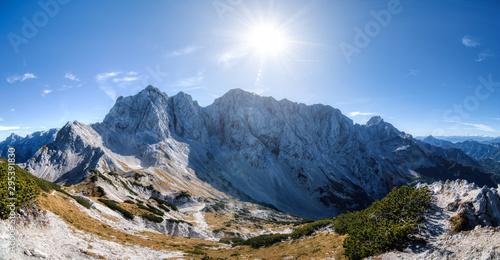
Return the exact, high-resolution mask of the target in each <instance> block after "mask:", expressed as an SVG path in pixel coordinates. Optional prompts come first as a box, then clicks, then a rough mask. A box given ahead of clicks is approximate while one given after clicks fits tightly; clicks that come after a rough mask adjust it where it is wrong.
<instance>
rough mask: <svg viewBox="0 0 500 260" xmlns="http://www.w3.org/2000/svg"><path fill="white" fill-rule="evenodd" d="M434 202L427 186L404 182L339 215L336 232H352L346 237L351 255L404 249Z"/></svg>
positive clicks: (336, 221)
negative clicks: (362, 206) (378, 196)
mask: <svg viewBox="0 0 500 260" xmlns="http://www.w3.org/2000/svg"><path fill="white" fill-rule="evenodd" d="M430 203H431V196H430V193H429V190H428V189H427V188H422V189H417V188H414V187H410V186H402V187H400V188H394V189H393V190H392V191H391V192H390V193H389V194H387V196H385V197H384V198H383V199H382V200H380V201H376V202H374V203H373V204H372V205H371V206H370V207H368V208H367V209H365V210H362V211H357V212H351V213H346V214H342V215H340V216H338V217H337V218H336V219H335V221H334V229H335V232H337V233H339V234H349V236H348V237H347V238H346V239H345V240H344V248H345V252H344V254H345V255H346V256H347V257H348V258H349V259H362V258H365V257H368V256H372V255H375V254H381V253H384V252H387V251H390V250H393V249H401V247H402V245H403V244H404V243H405V242H408V241H410V240H411V239H410V235H411V234H413V233H414V232H415V230H416V228H417V227H418V224H419V223H420V222H421V221H422V220H423V214H424V213H425V212H426V210H427V209H428V207H429V206H430Z"/></svg>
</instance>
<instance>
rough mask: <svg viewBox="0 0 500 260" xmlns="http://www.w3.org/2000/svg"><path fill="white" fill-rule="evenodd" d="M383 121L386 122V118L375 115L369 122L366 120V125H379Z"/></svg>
mask: <svg viewBox="0 0 500 260" xmlns="http://www.w3.org/2000/svg"><path fill="white" fill-rule="evenodd" d="M382 123H385V122H384V119H382V117H380V116H374V117H372V118H370V120H368V122H366V126H367V127H370V126H374V125H378V124H382Z"/></svg>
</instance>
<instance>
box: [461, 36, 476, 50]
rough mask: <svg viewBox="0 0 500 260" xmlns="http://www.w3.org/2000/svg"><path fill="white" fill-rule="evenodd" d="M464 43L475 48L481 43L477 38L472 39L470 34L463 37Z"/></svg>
mask: <svg viewBox="0 0 500 260" xmlns="http://www.w3.org/2000/svg"><path fill="white" fill-rule="evenodd" d="M462 44H463V45H465V46H467V47H470V48H475V47H477V46H479V45H481V44H480V43H479V42H478V41H477V40H476V39H472V38H470V37H469V36H464V37H463V38H462Z"/></svg>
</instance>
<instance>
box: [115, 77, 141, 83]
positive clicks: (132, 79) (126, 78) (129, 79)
mask: <svg viewBox="0 0 500 260" xmlns="http://www.w3.org/2000/svg"><path fill="white" fill-rule="evenodd" d="M136 80H140V77H123V78H114V79H113V82H129V81H136Z"/></svg>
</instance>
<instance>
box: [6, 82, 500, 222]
mask: <svg viewBox="0 0 500 260" xmlns="http://www.w3.org/2000/svg"><path fill="white" fill-rule="evenodd" d="M424 141H425V140H424ZM429 142H430V140H427V141H426V142H422V141H419V140H417V139H414V138H413V137H412V136H411V135H409V134H406V133H404V132H401V131H399V130H398V129H396V128H395V127H394V126H393V125H391V124H390V123H387V122H385V121H384V120H383V119H382V118H380V117H373V118H371V119H370V120H369V121H368V122H367V123H366V124H365V125H359V124H354V123H353V122H352V120H351V119H349V118H348V117H346V116H345V115H343V114H342V113H341V111H340V110H338V109H335V108H333V107H331V106H326V105H320V104H316V105H305V104H299V103H295V102H291V101H288V100H286V99H284V100H280V101H278V100H275V99H274V98H272V97H261V96H258V95H256V94H253V93H250V92H246V91H243V90H241V89H233V90H230V91H229V92H228V93H226V94H225V95H223V96H222V97H220V98H218V99H216V100H215V101H214V102H213V104H211V105H209V106H207V107H201V106H199V105H198V103H197V102H196V101H194V100H193V99H192V98H191V96H189V95H187V94H185V93H183V92H180V93H178V94H177V95H174V96H170V97H169V96H168V95H166V94H165V93H163V92H161V91H160V90H159V89H157V88H155V87H153V86H148V87H147V88H145V89H144V90H142V91H141V92H139V93H138V94H136V95H134V96H129V97H119V98H118V99H117V100H116V103H115V105H114V106H113V107H112V108H111V110H110V112H109V113H108V114H107V115H106V117H105V118H104V120H103V122H100V123H96V124H91V125H86V124H82V123H79V122H78V121H74V122H68V123H67V124H66V125H65V126H63V127H62V128H61V129H51V130H49V131H47V132H39V133H34V134H33V135H30V136H28V137H26V138H21V137H18V136H15V135H11V136H10V137H9V138H7V140H5V141H4V142H2V143H0V150H1V151H2V155H3V154H4V150H5V149H6V147H7V146H8V145H11V146H13V147H14V148H16V158H18V162H20V163H22V166H23V167H24V168H25V169H27V170H28V171H30V172H31V173H33V174H34V175H35V176H38V177H40V178H43V179H45V180H49V181H52V182H57V183H59V184H74V183H80V182H82V181H84V180H85V179H86V178H87V177H88V176H89V174H90V170H91V169H97V170H99V171H102V172H115V173H118V174H120V175H124V176H131V175H133V174H136V173H140V174H145V175H147V176H148V180H149V181H150V184H151V185H152V186H153V187H154V188H155V190H158V191H159V192H160V193H164V194H169V193H172V192H174V191H175V192H178V191H181V190H187V191H190V192H191V193H192V194H208V193H211V194H215V193H214V192H213V189H216V190H218V191H220V192H223V193H226V194H229V195H232V196H234V197H236V198H239V199H242V200H247V201H251V202H256V203H260V204H263V205H266V206H269V207H273V208H276V209H279V210H281V211H284V212H288V213H294V214H297V215H299V216H303V217H307V218H313V219H318V218H327V217H332V216H336V215H338V214H339V213H342V212H345V211H348V210H355V209H361V208H364V207H366V206H367V205H369V204H370V203H371V202H372V201H373V200H375V199H380V198H382V197H383V196H384V195H385V194H387V193H388V192H389V191H390V190H391V189H392V188H393V187H395V186H399V185H403V184H408V183H414V182H417V181H427V180H431V181H434V180H446V179H457V178H461V179H466V180H469V181H471V182H476V184H479V185H489V186H496V184H497V183H498V182H499V178H498V176H499V175H498V174H497V173H495V172H494V170H492V169H496V168H495V167H496V164H495V163H496V162H490V163H491V164H492V165H493V166H491V167H490V168H485V167H483V166H481V164H480V163H479V162H478V161H477V160H476V159H478V158H474V157H475V156H476V155H477V156H479V155H478V153H469V152H464V150H462V149H461V148H457V147H456V146H450V147H448V146H446V145H443V144H438V143H431V144H429ZM439 146H441V147H439ZM492 146H494V144H492ZM481 151H482V150H481ZM485 156H486V155H485ZM200 196H202V195H200Z"/></svg>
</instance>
